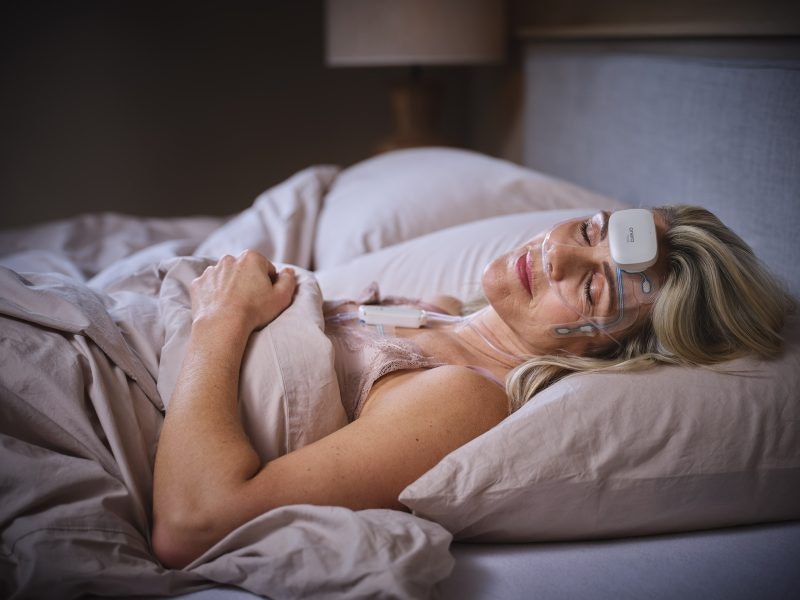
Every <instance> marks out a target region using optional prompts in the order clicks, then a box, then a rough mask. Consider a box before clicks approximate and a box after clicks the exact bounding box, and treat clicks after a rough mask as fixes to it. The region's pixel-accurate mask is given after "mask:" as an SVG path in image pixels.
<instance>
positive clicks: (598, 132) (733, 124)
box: [524, 43, 800, 296]
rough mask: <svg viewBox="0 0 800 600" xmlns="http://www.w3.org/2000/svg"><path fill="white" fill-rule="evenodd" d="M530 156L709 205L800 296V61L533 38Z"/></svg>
mask: <svg viewBox="0 0 800 600" xmlns="http://www.w3.org/2000/svg"><path fill="white" fill-rule="evenodd" d="M525 78H526V84H525V92H526V98H525V121H524V128H525V133H524V160H525V163H526V164H527V165H528V166H530V167H533V168H535V169H538V170H541V171H544V172H547V173H551V174H553V175H557V176H559V177H563V178H565V179H568V180H570V181H573V182H575V183H578V184H582V185H585V186H586V187H589V188H591V189H594V190H597V191H599V192H602V193H605V194H607V195H610V196H614V197H617V198H619V199H621V200H623V201H626V202H628V203H630V204H634V205H641V206H655V205H660V204H672V203H688V204H699V205H702V206H705V207H707V208H708V209H710V210H712V211H713V212H715V213H716V214H717V215H718V216H719V217H720V218H721V219H722V220H723V221H724V222H725V223H727V224H728V225H730V226H731V227H732V228H733V229H734V230H735V231H737V232H738V233H739V234H740V235H741V236H742V237H743V238H744V239H745V240H746V241H747V242H748V243H749V244H750V245H751V246H752V247H753V248H754V250H755V251H756V253H757V254H758V256H760V257H761V258H762V260H763V261H764V262H766V263H767V264H768V265H769V266H770V267H771V268H772V270H773V271H774V272H775V273H776V274H777V275H778V276H780V277H781V278H782V279H783V280H784V281H785V283H786V284H787V287H788V288H789V289H790V290H791V291H792V292H793V293H794V294H795V295H798V296H800V60H796V59H783V58H781V59H776V58H766V59H765V58H760V59H753V58H743V57H736V58H731V57H726V58H720V57H716V58H709V57H693V56H684V55H674V54H672V55H669V54H666V55H665V54H663V53H648V52H641V51H636V52H626V51H620V50H619V49H618V48H614V49H603V48H602V47H600V48H598V47H596V46H595V47H588V48H587V47H585V46H581V45H580V44H552V43H551V44H536V43H531V44H529V45H528V47H527V49H526V54H525Z"/></svg>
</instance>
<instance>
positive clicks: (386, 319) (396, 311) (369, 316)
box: [358, 304, 428, 329]
mask: <svg viewBox="0 0 800 600" xmlns="http://www.w3.org/2000/svg"><path fill="white" fill-rule="evenodd" d="M358 320H359V321H361V322H362V323H364V324H366V325H393V326H395V327H408V328H410V329H417V328H419V327H423V326H424V325H425V324H426V323H427V322H428V313H427V312H426V311H424V310H422V309H420V308H407V307H402V306H376V305H372V304H362V305H361V306H359V307H358Z"/></svg>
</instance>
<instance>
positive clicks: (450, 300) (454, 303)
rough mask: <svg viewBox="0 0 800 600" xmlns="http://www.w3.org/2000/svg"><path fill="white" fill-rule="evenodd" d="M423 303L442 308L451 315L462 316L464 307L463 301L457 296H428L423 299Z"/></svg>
mask: <svg viewBox="0 0 800 600" xmlns="http://www.w3.org/2000/svg"><path fill="white" fill-rule="evenodd" d="M422 301H423V302H426V303H428V304H433V305H434V306H437V307H439V308H441V309H442V310H444V311H445V312H446V313H448V314H450V315H458V314H461V307H462V306H463V303H462V302H461V300H459V299H458V298H456V297H455V296H446V295H444V294H439V295H436V296H427V297H425V298H423V299H422Z"/></svg>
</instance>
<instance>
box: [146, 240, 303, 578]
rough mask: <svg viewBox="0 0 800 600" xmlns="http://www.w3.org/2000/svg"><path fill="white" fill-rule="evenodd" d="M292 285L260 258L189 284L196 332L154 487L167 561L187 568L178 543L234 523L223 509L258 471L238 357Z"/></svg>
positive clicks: (156, 537)
mask: <svg viewBox="0 0 800 600" xmlns="http://www.w3.org/2000/svg"><path fill="white" fill-rule="evenodd" d="M295 285H296V280H295V276H294V272H293V271H291V270H285V271H282V272H281V273H276V271H275V267H274V266H273V265H272V264H271V263H270V262H269V261H267V260H266V259H265V258H264V257H263V256H261V255H259V254H257V253H255V252H245V253H243V254H241V255H240V256H239V257H237V258H236V259H234V258H233V257H231V256H226V257H223V258H222V259H221V260H220V261H219V263H218V264H217V265H216V266H215V267H209V268H208V269H206V271H205V272H204V273H203V275H202V276H201V277H199V278H198V279H196V280H195V281H194V282H193V283H192V289H191V296H192V317H193V319H192V330H191V335H190V338H189V345H188V348H187V353H186V356H185V358H184V361H183V364H182V366H181V372H180V375H179V377H178V381H177V383H176V386H175V391H174V393H173V395H172V398H171V399H170V403H169V410H168V411H167V414H166V418H165V420H164V426H163V428H162V431H161V437H160V439H159V443H158V449H157V454H156V464H155V475H154V483H153V495H154V497H153V546H154V549H155V551H156V553H157V554H158V555H159V557H160V558H161V559H162V560H163V561H164V562H165V563H166V564H181V563H183V564H185V563H186V562H188V558H189V557H187V556H185V553H184V552H183V551H180V550H179V549H178V545H176V544H175V542H176V541H177V540H178V539H183V540H184V544H183V546H184V547H185V546H186V545H187V542H188V546H194V545H195V544H196V545H197V547H203V546H206V545H207V540H206V536H207V535H209V534H212V535H213V533H212V532H213V531H216V530H218V529H219V528H225V529H228V530H230V529H233V527H235V526H236V525H237V524H238V523H237V519H236V515H235V514H227V513H226V511H225V510H220V508H221V507H224V506H225V503H226V502H227V501H228V493H229V492H230V491H233V490H235V489H236V484H237V483H239V482H242V481H245V480H247V479H249V478H251V477H252V476H253V475H255V474H256V473H257V472H258V470H259V468H260V467H261V464H260V460H259V458H258V456H257V454H256V452H255V450H254V449H253V447H252V446H251V445H250V442H249V440H248V439H247V436H246V435H245V433H244V430H243V428H242V425H241V422H240V418H239V409H238V404H237V398H238V387H239V370H240V368H241V364H242V357H243V355H244V349H245V346H246V344H247V340H248V338H249V336H250V334H251V332H252V331H253V330H254V329H256V328H258V327H262V326H264V325H266V324H267V323H269V322H270V321H272V320H273V319H274V318H275V317H276V316H278V314H280V313H281V311H283V310H284V309H285V308H286V307H287V306H288V305H289V304H290V303H291V299H292V295H293V293H294V288H295ZM212 520H213V522H211V521H212ZM165 523H169V524H170V526H169V528H168V529H167V528H165V527H162V525H163V524H165ZM195 538H196V539H195Z"/></svg>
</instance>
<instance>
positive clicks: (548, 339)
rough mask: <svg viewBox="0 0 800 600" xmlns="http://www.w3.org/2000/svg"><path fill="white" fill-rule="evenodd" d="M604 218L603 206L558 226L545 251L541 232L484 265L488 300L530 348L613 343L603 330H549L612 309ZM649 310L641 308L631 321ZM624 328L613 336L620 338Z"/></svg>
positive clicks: (581, 349)
mask: <svg viewBox="0 0 800 600" xmlns="http://www.w3.org/2000/svg"><path fill="white" fill-rule="evenodd" d="M654 215H655V218H656V230H657V232H658V238H659V239H661V237H662V231H663V223H661V222H660V215H658V213H654ZM608 217H609V213H608V212H606V211H603V212H599V213H597V214H595V215H593V216H591V217H587V218H583V219H575V220H573V221H568V222H566V223H565V224H561V225H559V227H558V229H557V230H554V231H558V236H559V240H560V241H561V242H562V243H552V239H551V240H550V241H548V242H547V245H546V249H547V251H546V252H545V253H544V254H543V253H542V244H543V243H545V236H546V235H547V232H542V233H540V234H539V235H537V236H536V237H534V238H533V239H531V240H530V241H529V242H527V243H526V244H525V245H524V246H522V247H520V248H517V249H515V250H512V251H511V252H509V253H507V254H505V255H503V256H500V257H499V258H497V259H495V260H494V261H492V262H491V263H490V264H489V265H488V266H487V267H486V269H485V270H484V272H483V278H482V284H483V290H484V293H485V294H486V298H487V299H488V301H489V304H490V305H491V306H492V307H493V308H494V310H495V311H496V312H497V314H498V315H499V316H500V318H501V319H503V321H504V322H505V323H506V325H508V326H509V327H510V328H511V330H512V331H513V332H514V333H515V334H516V335H517V336H518V337H519V338H520V341H521V342H522V343H524V344H526V345H528V346H529V350H530V352H532V353H534V354H555V353H563V352H569V353H573V354H585V353H586V351H587V350H588V349H589V348H591V347H596V346H598V345H600V346H604V345H606V344H607V343H613V342H612V341H611V339H610V338H608V337H607V336H606V335H604V334H602V333H596V334H595V335H591V336H587V335H565V336H559V335H556V334H555V333H554V332H553V330H554V327H555V326H557V325H561V324H567V323H576V322H578V323H580V322H581V321H587V317H588V320H594V319H597V320H602V319H603V318H605V317H608V316H609V315H611V314H615V313H616V306H615V305H616V297H617V280H616V266H615V265H614V262H613V261H612V260H611V255H610V251H609V247H608V239H607V236H606V233H607V231H608ZM656 268H657V267H651V269H656ZM545 269H547V273H545ZM648 273H650V270H648ZM629 308H630V307H626V310H627V309H629ZM647 313H648V311H647V310H642V311H639V315H638V316H637V317H636V318H637V321H636V323H635V325H638V324H640V323H641V321H642V320H643V319H644V318H645V317H646V315H647ZM631 328H632V326H628V327H627V328H626V329H628V330H630V329H631ZM624 333H625V331H620V332H615V333H614V336H615V337H617V339H619V337H620V336H624Z"/></svg>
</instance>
